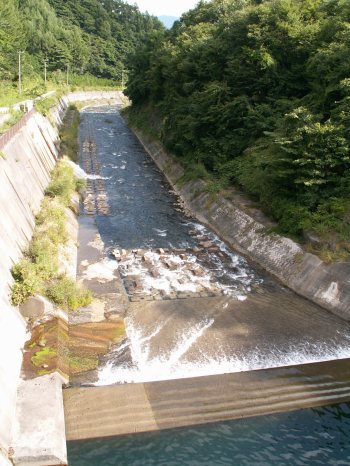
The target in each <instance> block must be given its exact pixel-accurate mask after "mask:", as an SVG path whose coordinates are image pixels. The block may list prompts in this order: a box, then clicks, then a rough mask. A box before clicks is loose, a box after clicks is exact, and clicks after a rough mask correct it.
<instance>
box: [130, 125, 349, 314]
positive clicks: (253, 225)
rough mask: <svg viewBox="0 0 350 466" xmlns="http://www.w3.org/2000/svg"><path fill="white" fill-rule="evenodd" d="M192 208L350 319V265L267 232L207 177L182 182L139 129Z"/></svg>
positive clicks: (303, 291)
mask: <svg viewBox="0 0 350 466" xmlns="http://www.w3.org/2000/svg"><path fill="white" fill-rule="evenodd" d="M135 134H136V135H137V137H138V139H139V140H140V142H141V143H142V144H143V146H144V147H145V149H146V150H147V151H148V153H149V154H150V155H151V157H152V158H153V160H154V161H155V162H156V164H157V165H158V167H159V168H160V169H161V170H162V171H163V172H164V174H165V175H166V177H167V178H168V180H169V182H170V183H171V184H172V185H173V186H174V188H175V189H176V191H177V192H178V193H179V195H180V196H181V197H182V198H183V200H184V201H185V203H186V204H187V207H188V208H189V209H190V210H191V211H192V212H193V213H194V214H195V215H196V217H197V218H198V219H199V220H200V221H201V222H203V223H205V224H207V225H209V226H210V227H211V228H212V229H213V230H214V231H215V232H216V233H217V234H218V235H219V236H220V237H221V238H222V239H224V240H225V241H226V242H227V243H228V244H230V245H231V246H232V247H233V248H234V249H236V250H237V251H239V252H241V253H242V254H243V255H245V256H247V257H248V258H250V259H252V260H253V261H254V262H256V263H257V264H259V265H260V266H261V267H262V268H264V269H265V270H267V271H268V272H270V273H271V274H272V275H274V276H275V277H276V278H278V279H279V280H280V281H281V282H282V283H283V284H285V285H286V286H288V287H289V288H291V289H292V290H293V291H295V292H296V293H298V294H300V295H302V296H304V297H306V298H308V299H310V300H311V301H313V302H315V303H317V304H319V305H320V306H322V307H324V308H325V309H328V310H329V311H331V312H333V313H334V314H337V315H338V316H340V317H342V318H344V319H346V320H350V263H349V262H347V263H334V264H325V263H324V262H322V261H321V260H320V259H319V258H318V257H317V256H315V255H313V254H309V253H307V252H305V251H304V250H303V249H302V248H301V247H300V246H299V245H298V244H297V243H295V242H294V241H292V240H290V239H289V238H285V237H282V236H279V235H276V234H267V233H266V228H265V227H264V225H263V224H262V223H260V222H259V221H257V220H256V219H254V218H253V217H254V216H252V215H250V214H249V212H246V211H244V210H243V209H242V208H241V207H240V206H238V205H235V202H234V201H229V200H227V199H224V198H220V197H219V198H218V199H215V200H213V198H212V196H211V195H210V194H208V193H206V192H205V191H204V188H205V183H204V182H203V181H191V182H188V183H185V184H182V183H179V180H180V178H181V177H182V175H183V173H184V170H183V168H182V167H181V165H180V164H178V163H177V162H176V161H175V160H174V158H173V157H172V156H171V155H169V154H167V153H166V152H165V151H164V150H163V148H162V146H161V144H160V143H159V142H156V141H154V140H152V139H151V138H149V137H146V136H145V135H143V134H141V133H140V132H139V131H135Z"/></svg>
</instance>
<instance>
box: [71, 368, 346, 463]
mask: <svg viewBox="0 0 350 466" xmlns="http://www.w3.org/2000/svg"><path fill="white" fill-rule="evenodd" d="M349 380H350V364H349V360H348V359H346V360H341V361H332V362H322V363H317V364H304V365H299V366H291V367H284V368H274V369H267V370H260V371H251V372H241V373H238V374H224V375H215V376H209V377H198V378H188V379H183V380H168V381H163V382H148V383H139V384H128V385H118V386H109V387H89V388H84V387H80V388H73V389H68V390H65V391H64V402H65V409H66V434H67V440H82V439H92V438H101V437H112V436H117V435H125V434H136V433H139V432H147V431H156V430H162V429H171V428H176V427H184V426H191V425H195V424H206V423H210V422H218V421H224V420H229V419H242V418H246V417H251V416H257V415H266V414H272V413H278V412H282V411H290V410H294V409H300V408H305V407H316V406H322V405H325V404H331V403H334V402H346V401H349V400H350V382H349ZM310 435H312V432H310ZM325 435H326V434H325ZM328 437H329V436H327V437H325V442H326V439H327V438H328ZM264 464H265V463H264Z"/></svg>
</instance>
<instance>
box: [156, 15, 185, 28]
mask: <svg viewBox="0 0 350 466" xmlns="http://www.w3.org/2000/svg"><path fill="white" fill-rule="evenodd" d="M158 19H159V21H161V22H162V23H163V24H164V26H165V27H166V28H168V29H170V28H171V27H172V26H173V24H174V23H175V21H177V20H178V19H180V18H179V17H178V16H158Z"/></svg>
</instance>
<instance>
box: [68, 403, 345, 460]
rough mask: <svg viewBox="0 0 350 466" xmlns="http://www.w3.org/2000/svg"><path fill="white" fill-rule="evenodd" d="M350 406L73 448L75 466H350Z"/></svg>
mask: <svg viewBox="0 0 350 466" xmlns="http://www.w3.org/2000/svg"><path fill="white" fill-rule="evenodd" d="M349 439H350V404H341V405H336V406H331V407H326V408H317V409H308V410H301V411H294V412H291V413H283V414H278V415H273V416H264V417H259V418H254V419H243V420H239V421H231V422H223V423H218V424H209V425H206V426H198V427H195V428H185V429H177V430H169V431H163V432H156V433H146V434H139V435H129V436H125V437H117V438H111V439H101V440H94V441H84V442H71V443H69V444H68V457H69V465H70V466H200V465H201V466H227V465H234V466H270V465H276V466H277V465H278V466H299V465H300V466H309V465H310V466H311V465H312V466H314V465H330V466H340V465H342V466H343V465H344V466H345V465H350V443H349Z"/></svg>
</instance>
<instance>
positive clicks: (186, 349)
mask: <svg viewBox="0 0 350 466" xmlns="http://www.w3.org/2000/svg"><path fill="white" fill-rule="evenodd" d="M80 138H81V151H82V152H81V156H82V165H83V168H84V169H85V170H86V171H87V172H88V173H89V177H90V179H89V186H88V192H89V195H88V197H87V199H86V200H85V203H84V204H85V214H86V215H90V216H93V218H94V219H95V221H96V224H97V227H98V231H99V233H100V235H101V238H102V241H103V243H104V255H105V257H104V260H103V263H101V264H91V266H90V267H89V268H90V269H94V270H98V273H100V274H102V275H103V270H102V269H103V267H105V268H106V269H107V270H106V275H107V276H108V274H111V272H112V273H113V271H114V270H115V271H118V272H119V273H120V275H121V276H122V278H123V281H124V285H125V287H126V290H127V293H128V295H129V298H130V301H131V302H130V307H129V311H128V315H127V318H126V330H127V335H128V338H127V339H126V340H125V341H124V342H123V343H122V344H121V345H119V346H117V347H115V348H113V349H112V351H111V352H110V353H109V354H108V355H107V357H106V358H105V359H104V360H103V364H102V366H101V368H100V371H99V376H98V381H97V382H96V384H98V385H109V384H113V383H124V382H144V381H150V380H163V379H174V378H182V377H193V376H201V375H210V374H217V373H225V372H237V371H242V370H251V369H260V368H266V367H277V366H285V365H291V364H301V363H306V362H315V361H324V360H331V359H338V358H347V357H350V326H349V324H347V323H345V322H343V321H342V320H341V319H339V318H337V317H335V316H333V315H331V314H330V313H328V312H326V311H324V310H323V309H321V308H319V307H318V306H316V305H313V304H312V303H310V302H308V301H306V300H304V299H302V298H300V297H299V296H297V295H296V294H294V293H292V292H290V291H289V290H287V289H286V288H284V287H282V286H281V285H280V284H278V283H277V282H276V281H274V280H272V279H271V278H270V277H269V276H267V275H266V274H264V273H263V272H262V271H259V270H257V269H256V268H254V267H253V266H251V265H250V264H248V263H247V261H246V260H245V259H244V258H243V257H241V256H239V255H238V254H236V253H235V252H234V251H231V250H230V249H229V248H228V247H227V246H226V245H225V244H224V243H223V242H222V241H221V240H220V239H219V238H218V237H217V236H216V235H215V234H214V233H212V232H211V231H209V230H208V229H206V228H205V227H204V226H203V225H201V224H199V223H198V222H197V221H196V220H195V219H193V218H190V217H188V216H186V215H185V213H184V212H183V209H181V205H180V203H179V199H178V198H177V197H176V196H175V195H174V193H173V192H172V190H171V187H170V186H169V185H168V183H167V181H166V180H165V178H164V176H163V175H162V173H161V172H160V171H159V170H158V168H157V167H156V166H155V164H154V163H153V161H152V160H151V159H150V157H149V156H148V154H147V153H146V152H145V150H144V149H143V147H142V146H141V144H140V143H139V141H138V140H137V138H136V137H135V136H134V134H133V133H132V132H131V131H130V129H129V128H128V127H127V125H126V124H125V122H124V120H123V119H122V117H121V115H120V113H119V111H118V108H117V107H100V108H91V109H86V110H85V111H84V112H83V113H82V121H81V126H80ZM116 248H117V249H118V251H119V252H118V254H119V253H120V252H122V253H123V255H122V257H120V258H119V261H116V260H115V258H114V257H113V256H112V252H113V251H114V250H115V249H116Z"/></svg>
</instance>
